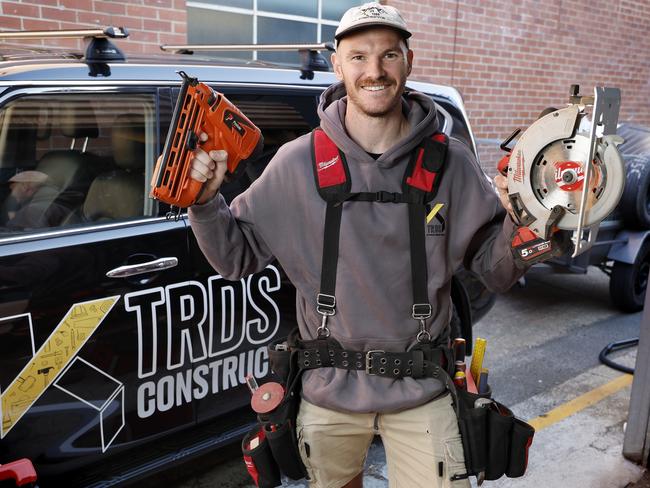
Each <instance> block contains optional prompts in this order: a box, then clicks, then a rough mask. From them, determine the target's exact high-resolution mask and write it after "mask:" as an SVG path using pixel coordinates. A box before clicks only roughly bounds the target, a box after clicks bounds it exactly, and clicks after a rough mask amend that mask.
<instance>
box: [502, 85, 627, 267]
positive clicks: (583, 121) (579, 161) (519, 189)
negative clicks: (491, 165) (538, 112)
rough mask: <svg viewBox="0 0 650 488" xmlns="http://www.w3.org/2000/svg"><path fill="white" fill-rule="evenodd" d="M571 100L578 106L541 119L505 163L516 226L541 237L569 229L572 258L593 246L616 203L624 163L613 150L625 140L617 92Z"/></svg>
mask: <svg viewBox="0 0 650 488" xmlns="http://www.w3.org/2000/svg"><path fill="white" fill-rule="evenodd" d="M599 94H601V96H600V97H599V96H598V95H599ZM572 99H574V101H576V102H577V103H572V104H570V105H569V106H568V107H566V108H563V109H560V110H555V111H553V112H551V113H548V114H547V115H544V116H543V117H541V118H540V119H538V120H537V121H535V122H534V123H533V124H532V125H531V126H530V127H529V128H528V129H527V130H526V131H525V132H524V133H523V134H522V135H521V137H520V138H519V140H518V141H517V143H516V145H515V147H514V149H513V150H512V153H511V156H510V160H509V166H508V193H509V197H510V201H511V203H512V206H513V210H514V213H515V215H516V217H517V219H518V220H519V223H520V224H521V225H524V226H527V227H528V228H529V229H530V230H531V231H533V232H534V233H535V234H536V235H537V236H539V237H540V238H542V239H550V237H551V235H552V233H553V231H554V230H555V229H562V230H568V231H572V232H573V233H574V236H573V240H574V244H575V251H574V256H576V255H577V254H579V253H581V252H584V251H585V250H587V249H588V248H589V247H591V245H592V244H593V241H594V240H595V236H596V233H597V230H598V225H599V224H600V222H601V221H602V220H604V219H605V218H606V217H607V216H608V215H609V214H610V213H611V212H612V211H613V210H614V208H615V207H616V205H617V204H618V202H619V200H620V198H621V195H622V193H623V187H624V185H625V164H624V162H623V159H622V157H621V155H620V153H619V151H618V149H617V146H618V145H619V144H621V143H622V142H623V139H622V138H621V137H620V136H617V135H616V123H617V120H618V108H619V105H620V93H619V91H618V89H615V88H599V87H597V88H596V89H595V96H594V97H593V98H591V97H579V96H574V97H572ZM589 101H591V105H592V106H593V109H592V110H591V113H590V114H588V113H587V112H586V111H585V108H586V107H587V106H589ZM589 116H591V120H590V119H589ZM589 161H590V162H591V164H587V162H589ZM585 231H586V232H587V235H586V236H585V235H584V233H585Z"/></svg>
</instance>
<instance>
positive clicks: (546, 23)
mask: <svg viewBox="0 0 650 488" xmlns="http://www.w3.org/2000/svg"><path fill="white" fill-rule="evenodd" d="M325 1H327V0H325ZM383 3H388V4H390V5H394V6H395V7H397V8H399V9H400V10H401V11H402V13H403V14H404V17H405V18H406V20H407V22H408V23H409V25H410V26H411V28H412V29H413V32H414V38H413V41H412V47H413V48H414V50H415V55H416V57H415V67H414V71H413V75H412V78H413V79H417V80H423V81H430V82H434V83H442V84H450V85H453V86H455V87H456V88H458V89H459V90H460V92H461V93H462V94H463V96H464V98H465V103H466V107H467V110H468V113H469V116H470V122H471V124H472V127H473V129H474V132H475V134H476V137H477V139H478V142H479V152H480V156H481V162H482V164H483V166H484V168H486V171H488V173H490V174H492V173H493V165H494V164H495V161H496V160H497V159H498V157H500V155H501V153H500V151H499V149H498V143H499V142H500V141H501V140H502V139H503V138H505V137H506V136H507V135H508V134H510V132H511V131H512V130H513V129H514V128H515V127H519V126H522V127H526V126H527V125H528V124H530V123H531V122H532V121H533V120H534V119H535V118H536V116H537V114H538V113H539V112H540V111H541V110H542V109H543V108H545V107H548V106H556V107H558V106H562V104H563V103H565V102H566V100H567V95H568V90H569V86H570V85H571V84H574V83H577V84H580V85H581V87H582V92H583V93H587V92H589V93H591V91H592V90H593V87H594V85H607V86H617V87H620V88H621V90H622V107H621V116H620V118H621V120H626V121H632V122H637V123H641V124H645V125H650V102H648V100H650V54H648V53H650V36H648V32H649V31H650V2H647V0H591V1H588V0H548V1H544V2H542V1H541V0H506V1H497V0H457V1H452V0H417V1H416V0H384V2H383ZM186 23H187V11H186V7H185V1H184V0H115V1H106V0H13V1H4V0H0V30H20V29H74V28H86V27H94V26H103V25H117V26H125V27H127V28H128V29H129V31H130V32H131V36H130V38H129V40H128V41H122V42H120V41H117V44H118V46H119V47H120V48H121V49H123V50H124V51H125V52H127V53H128V52H132V53H158V52H159V47H158V46H159V45H160V44H164V43H183V42H185V41H186V30H187V25H186ZM47 44H48V45H50V46H52V45H59V46H66V47H76V48H79V49H80V48H82V46H81V43H79V41H70V40H49V41H47Z"/></svg>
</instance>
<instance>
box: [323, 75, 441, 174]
mask: <svg viewBox="0 0 650 488" xmlns="http://www.w3.org/2000/svg"><path fill="white" fill-rule="evenodd" d="M347 104H348V97H347V93H346V91H345V85H344V84H343V82H338V83H336V84H334V85H332V86H330V87H329V88H328V89H327V90H325V91H324V92H323V94H322V95H321V97H320V103H319V105H318V116H319V117H320V120H321V128H322V129H323V130H324V131H325V133H326V134H327V135H328V136H329V137H330V138H331V139H332V141H333V142H334V143H335V144H336V145H337V146H338V147H339V148H340V149H341V150H342V151H343V152H344V153H346V154H347V155H348V156H350V157H352V158H354V159H357V160H359V161H366V160H368V161H373V162H374V160H373V159H372V158H371V157H370V156H369V155H368V154H367V153H366V151H365V150H364V149H363V148H362V147H360V146H359V145H358V144H357V143H356V142H355V141H354V140H352V139H351V138H350V136H349V135H348V133H347V131H346V129H345V111H346V109H347ZM402 112H403V113H404V116H405V117H406V118H407V119H408V121H409V123H410V125H411V132H410V133H409V135H408V136H407V137H406V138H405V139H402V140H400V141H398V142H397V143H396V144H395V145H394V146H393V147H391V148H390V149H388V150H387V151H386V152H384V153H383V154H382V155H381V156H380V157H379V159H377V161H376V163H377V164H378V165H379V166H382V167H391V166H394V165H395V164H397V162H398V161H399V160H400V159H401V158H402V157H403V156H405V155H407V154H410V153H411V151H412V150H413V149H414V148H415V147H416V146H417V145H418V144H419V143H420V141H421V140H422V139H423V138H425V137H428V136H431V135H432V134H433V133H434V132H435V131H436V130H437V129H438V117H437V111H436V105H435V103H434V102H433V100H432V99H431V98H430V97H428V96H427V95H425V94H423V93H420V92H417V91H412V90H409V89H408V88H407V89H406V90H405V92H404V95H403V96H402Z"/></svg>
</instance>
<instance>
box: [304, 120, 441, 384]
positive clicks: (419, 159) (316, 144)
mask: <svg viewBox="0 0 650 488" xmlns="http://www.w3.org/2000/svg"><path fill="white" fill-rule="evenodd" d="M447 146H448V138H447V136H445V135H444V134H442V133H436V134H434V135H433V136H432V137H431V138H425V139H424V140H423V141H422V142H421V143H420V145H419V146H418V147H417V148H416V150H415V151H414V152H413V154H412V156H411V160H410V161H409V164H408V166H407V169H406V171H405V174H404V178H403V181H402V189H403V191H402V193H394V192H388V191H377V192H357V193H351V192H350V187H351V183H350V172H349V169H348V165H347V162H346V160H345V155H344V154H343V152H342V151H340V150H339V148H338V147H337V146H336V145H335V144H334V142H333V141H332V140H331V139H330V138H329V137H328V136H327V135H326V134H325V132H324V131H323V130H322V129H320V128H318V129H315V130H314V131H313V132H312V159H313V168H314V177H315V180H316V186H317V188H318V192H319V194H320V195H321V197H322V198H323V199H324V200H325V202H326V203H327V208H326V212H325V229H324V238H323V260H322V267H321V285H320V291H319V293H318V295H317V297H316V304H317V306H316V310H317V312H318V313H319V314H320V315H321V317H322V321H321V324H320V326H319V327H318V330H317V332H318V338H319V339H327V338H329V336H330V331H329V328H328V327H327V320H328V318H329V317H331V316H333V315H335V314H336V294H335V291H336V271H337V265H338V255H339V236H340V227H341V216H342V212H343V205H344V203H345V202H355V201H356V202H379V203H404V204H407V205H408V214H409V237H410V248H411V279H412V285H413V306H412V310H411V316H412V317H413V319H415V320H417V321H418V322H419V325H420V329H419V332H418V334H417V340H418V342H419V343H427V342H430V341H431V335H430V333H429V331H428V330H427V329H426V326H425V320H426V319H428V318H430V317H431V313H432V310H431V304H430V303H429V298H428V292H427V284H428V277H427V259H426V245H425V244H426V243H425V234H424V227H425V226H424V222H425V218H426V204H427V203H428V202H430V201H431V200H432V199H433V198H434V197H435V194H436V192H437V190H438V186H439V182H440V178H441V173H442V170H443V168H444V163H445V159H446V153H447ZM321 342H322V341H321ZM328 342H332V343H334V344H338V343H336V341H332V340H330V341H328ZM321 349H322V347H321V348H320V349H318V348H317V349H315V350H314V351H310V350H309V349H304V350H302V351H301V354H302V357H301V360H302V361H301V362H300V363H299V364H300V365H301V367H304V368H307V369H311V368H312V367H323V366H332V365H333V366H335V367H340V368H345V369H360V370H365V371H366V372H368V373H369V374H378V375H382V376H393V377H395V376H414V377H421V376H432V374H433V372H434V368H437V365H440V364H441V363H440V362H437V365H429V364H428V363H429V362H430V358H427V359H424V358H423V359H422V361H423V362H422V363H420V361H419V359H418V357H413V358H410V356H411V353H410V352H408V353H386V352H384V351H366V352H363V351H345V350H343V349H341V348H340V346H338V347H336V346H334V347H331V348H329V349H328V350H327V351H322V350H321ZM317 352H318V354H319V355H322V354H326V356H325V357H320V358H316V353H317ZM305 353H306V354H307V355H306V356H305ZM311 355H313V356H311ZM310 356H311V358H310ZM407 356H409V357H407ZM416 356H417V355H416ZM427 356H429V354H427ZM318 363H320V364H318Z"/></svg>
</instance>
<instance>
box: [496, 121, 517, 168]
mask: <svg viewBox="0 0 650 488" xmlns="http://www.w3.org/2000/svg"><path fill="white" fill-rule="evenodd" d="M520 132H521V129H520V128H519V127H517V128H516V129H515V130H513V131H512V134H510V135H509V136H508V137H506V138H505V139H504V140H503V142H502V143H501V144H500V145H499V147H500V148H501V150H502V151H505V152H507V153H508V154H506V155H505V156H503V157H502V158H501V159H500V160H499V162H498V163H497V170H498V171H499V173H500V174H502V175H503V176H508V163H509V162H510V154H511V153H512V149H511V148H509V147H508V144H510V143H511V142H512V141H513V140H514V138H515V137H517V136H518V135H519V133H520Z"/></svg>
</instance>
